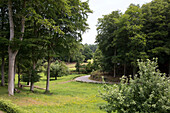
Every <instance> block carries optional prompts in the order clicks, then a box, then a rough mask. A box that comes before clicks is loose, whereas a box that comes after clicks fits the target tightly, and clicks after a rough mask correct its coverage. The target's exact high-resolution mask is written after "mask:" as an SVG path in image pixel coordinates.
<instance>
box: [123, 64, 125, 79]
mask: <svg viewBox="0 0 170 113" xmlns="http://www.w3.org/2000/svg"><path fill="white" fill-rule="evenodd" d="M123 73H124V76H126V63H125V64H124V69H123Z"/></svg>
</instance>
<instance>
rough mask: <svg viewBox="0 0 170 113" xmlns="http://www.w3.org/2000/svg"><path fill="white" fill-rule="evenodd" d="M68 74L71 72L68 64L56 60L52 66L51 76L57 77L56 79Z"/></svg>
mask: <svg viewBox="0 0 170 113" xmlns="http://www.w3.org/2000/svg"><path fill="white" fill-rule="evenodd" d="M68 74H69V68H68V67H67V66H66V64H65V63H64V62H58V61H56V62H55V63H53V64H52V65H51V67H50V75H51V77H55V79H56V80H57V77H61V76H64V75H68Z"/></svg>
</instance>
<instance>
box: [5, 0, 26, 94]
mask: <svg viewBox="0 0 170 113" xmlns="http://www.w3.org/2000/svg"><path fill="white" fill-rule="evenodd" d="M23 8H25V0H24V3H23ZM8 15H9V25H10V38H9V40H10V41H12V40H13V39H14V21H13V11H12V0H8ZM24 29H25V17H24V16H22V20H21V33H22V35H21V37H20V40H22V38H23V36H24ZM8 53H9V67H8V94H9V95H14V65H15V58H16V55H17V53H18V50H17V51H13V50H12V48H11V46H10V45H9V47H8Z"/></svg>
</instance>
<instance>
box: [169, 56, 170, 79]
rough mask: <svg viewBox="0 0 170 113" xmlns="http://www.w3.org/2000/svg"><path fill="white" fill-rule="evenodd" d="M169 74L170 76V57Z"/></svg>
mask: <svg viewBox="0 0 170 113" xmlns="http://www.w3.org/2000/svg"><path fill="white" fill-rule="evenodd" d="M169 76H170V59H169Z"/></svg>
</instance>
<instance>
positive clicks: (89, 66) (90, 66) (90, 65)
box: [86, 62, 93, 73]
mask: <svg viewBox="0 0 170 113" xmlns="http://www.w3.org/2000/svg"><path fill="white" fill-rule="evenodd" d="M92 70H93V67H92V63H91V62H89V63H88V64H87V65H86V72H87V73H90V72H92Z"/></svg>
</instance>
